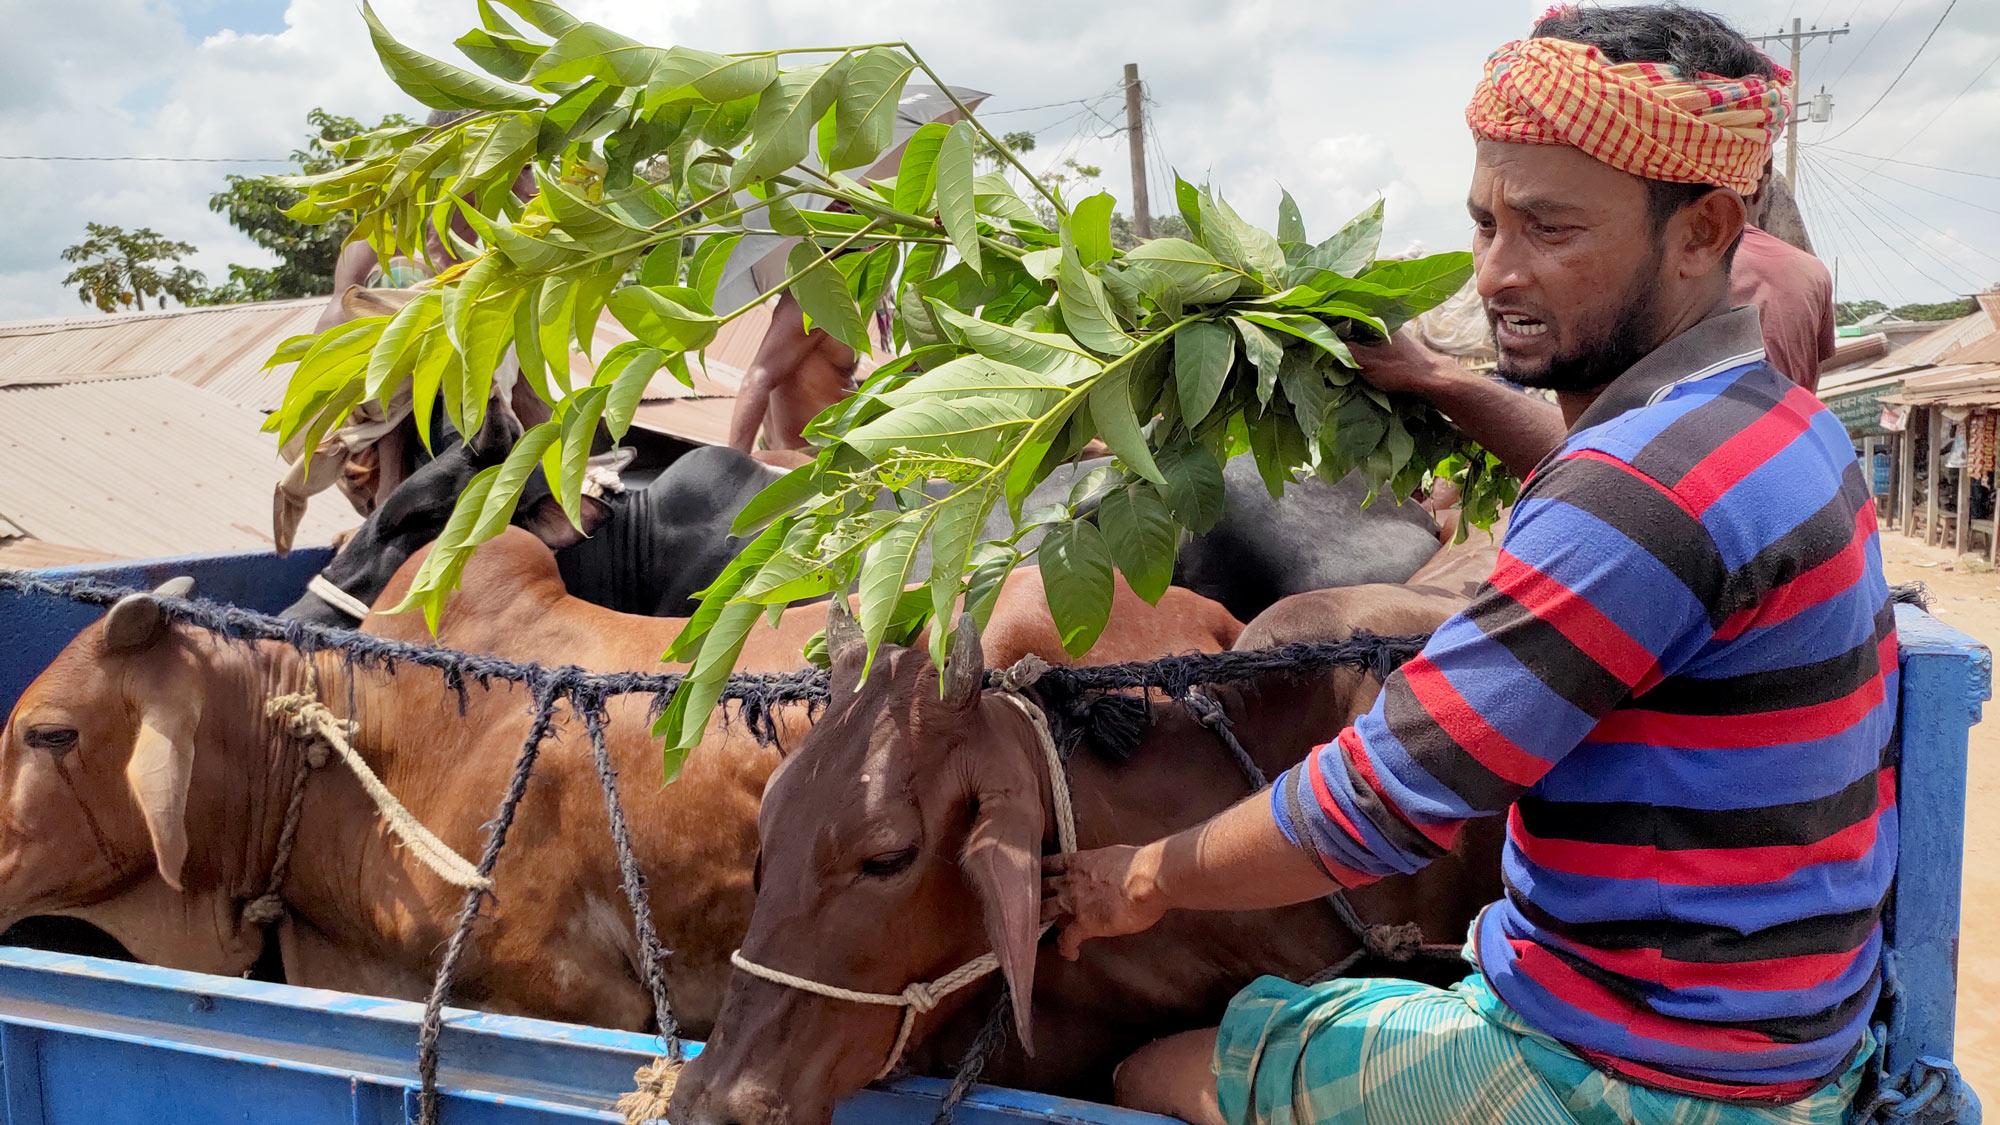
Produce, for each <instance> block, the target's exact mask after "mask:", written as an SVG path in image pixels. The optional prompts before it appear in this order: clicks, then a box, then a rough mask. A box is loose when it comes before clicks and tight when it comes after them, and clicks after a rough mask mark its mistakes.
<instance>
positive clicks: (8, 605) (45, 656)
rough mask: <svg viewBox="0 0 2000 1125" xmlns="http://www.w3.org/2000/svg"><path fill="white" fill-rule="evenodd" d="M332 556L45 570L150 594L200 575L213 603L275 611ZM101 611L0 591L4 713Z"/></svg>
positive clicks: (317, 552) (0, 702) (311, 551)
mask: <svg viewBox="0 0 2000 1125" xmlns="http://www.w3.org/2000/svg"><path fill="white" fill-rule="evenodd" d="M331 557H333V552H332V551H331V550H330V549H328V548H326V547H312V548H308V549H304V550H298V551H293V552H292V553H291V554H289V555H287V556H285V557H284V558H282V559H281V558H279V557H277V556H276V555H269V554H254V555H252V554H243V555H191V556H189V557H187V558H179V559H147V560H145V561H144V562H131V563H123V562H120V563H99V564H95V565H92V566H76V567H64V568H61V569H55V570H50V571H47V572H46V573H48V574H49V575H50V576H52V577H69V576H74V575H88V576H89V577H91V578H95V579H98V580H99V581H102V582H111V583H115V584H118V585H121V586H136V587H139V588H140V589H145V590H150V589H152V588H153V587H155V586H158V585H159V584H160V583H162V582H165V581H166V580H167V579H169V578H174V577H177V576H179V575H183V574H185V575H190V576H192V577H193V578H194V581H195V590H196V592H197V593H199V594H200V596H202V597H204V598H207V599H209V600H210V601H218V602H228V603H229V604H231V605H238V606H242V607H243V608H244V609H254V610H257V611H259V612H262V613H276V612H278V611H279V610H281V609H284V608H285V607H286V606H288V605H291V604H292V603H293V602H295V601H297V600H299V595H300V594H302V593H304V592H305V589H306V583H307V582H308V581H310V580H311V579H312V576H313V575H315V574H318V573H319V572H320V571H321V570H323V569H325V567H326V563H327V560H328V559H329V558H331ZM101 612H103V611H102V610H98V609H94V608H92V607H90V606H86V605H77V604H76V603H75V602H70V601H65V600H63V599H61V598H33V597H26V596H23V595H20V594H8V593H0V623H4V628H5V634H6V637H7V653H6V656H5V657H4V658H0V715H6V714H7V713H9V712H11V711H13V709H14V701H15V700H16V699H19V698H21V691H22V689H24V688H26V687H27V686H28V684H29V683H30V682H31V681H33V680H34V678H35V677H36V676H37V675H38V674H40V673H41V670H42V669H43V668H46V667H48V665H49V662H50V661H51V660H54V659H55V658H56V654H57V653H60V652H61V651H62V650H63V646H64V645H66V644H68V643H69V642H70V638H72V637H74V636H76V635H77V634H78V633H80V632H82V631H83V627H84V626H86V625H88V624H90V623H91V622H92V621H95V620H97V616H98V614H99V613H101Z"/></svg>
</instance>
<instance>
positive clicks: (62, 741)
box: [27, 726, 76, 758]
mask: <svg viewBox="0 0 2000 1125" xmlns="http://www.w3.org/2000/svg"><path fill="white" fill-rule="evenodd" d="M27 743H28V745H30V746H32V747H34V748H35V749H37V750H47V751H48V752H49V753H51V754H54V755H55V756H56V757H58V758H60V757H62V756H63V755H64V754H67V753H69V752H70V751H71V750H74V749H76V728H75V727H57V726H36V727H29V728H28V734H27Z"/></svg>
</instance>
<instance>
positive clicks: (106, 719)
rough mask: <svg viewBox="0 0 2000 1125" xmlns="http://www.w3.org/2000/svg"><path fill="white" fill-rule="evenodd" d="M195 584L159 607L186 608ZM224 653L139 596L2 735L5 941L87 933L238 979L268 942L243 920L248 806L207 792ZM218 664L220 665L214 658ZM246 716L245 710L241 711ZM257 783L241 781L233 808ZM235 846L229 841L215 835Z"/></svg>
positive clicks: (89, 633) (74, 646)
mask: <svg viewBox="0 0 2000 1125" xmlns="http://www.w3.org/2000/svg"><path fill="white" fill-rule="evenodd" d="M192 588H193V582H192V580H190V579H176V580H175V581H174V582H171V583H168V584H167V585H166V586H163V587H161V588H160V590H159V591H157V593H158V594H161V595H166V596H186V595H187V594H188V593H190V592H191V591H192ZM223 647H224V646H223V644H222V642H218V641H216V640H214V639H213V638H210V637H207V636H203V635H193V634H186V633H183V632H182V631H180V630H178V629H176V628H174V627H173V626H171V625H170V624H169V623H168V622H167V621H166V620H165V617H164V614H163V612H162V609H161V605H160V602H159V600H158V598H157V597H156V596H155V595H152V594H137V595H132V596H130V597H127V598H126V599H124V600H123V601H120V602H119V603H118V604H117V605H115V606H113V607H112V609H111V611H110V612H109V613H108V614H106V615H105V617H104V619H103V620H102V621H100V622H98V623H96V624H94V625H92V626H91V627H89V628H88V629H85V630H84V631H83V633H81V634H80V635H79V636H78V637H77V638H76V639H75V640H74V641H72V642H70V644H69V646H68V647H67V648H65V649H64V650H63V651H62V653H61V654H60V655H58V656H57V657H56V659H55V661H54V662H53V663H51V664H50V665H49V667H48V668H47V669H46V670H44V671H43V672H42V674H41V675H40V676H38V677H36V679H35V681H34V682H33V683H31V684H29V685H28V688H27V690H26V691H25V692H23V693H22V695H21V699H20V701H19V702H18V703H16V704H15V707H14V712H13V714H12V715H11V716H9V717H8V719H7V722H6V725H5V727H4V728H0V928H4V927H6V926H8V925H11V924H12V923H13V922H15V921H18V920H19V919H21V918H24V917H28V916H30V915H36V914H56V915H67V916H71V917H77V918H82V919H84V920H85V921H88V922H91V923H93V924H95V925H97V926H98V927H99V928H101V929H103V930H105V931H106V932H108V933H110V934H111V935H112V936H113V937H115V938H117V939H118V940H119V941H120V942H122V943H124V944H125V946H126V947H127V948H128V949H130V950H132V952H133V953H134V954H135V955H136V956H138V957H140V958H141V959H143V960H147V961H152V962H156V963H162V964H169V965H173V966H175V967H179V968H187V969H195V970H199V971H206V972H225V973H240V972H242V971H244V970H245V969H247V968H249V966H250V964H251V963H252V962H253V961H254V960H255V959H256V957H257V954H258V951H259V949H260V947H261V944H262V935H261V933H259V932H256V931H255V930H254V928H246V927H244V926H243V925H242V923H241V920H240V912H241V899H242V898H243V897H244V896H243V894H242V890H243V887H242V886H241V885H239V884H241V882H242V879H241V878H240V876H241V872H237V871H234V870H233V869H231V867H230V864H231V861H232V860H233V863H234V865H235V866H239V867H240V866H241V865H242V862H243V861H242V856H243V854H244V847H243V837H241V835H240V833H242V832H244V831H247V830H249V826H248V825H247V824H245V823H244V822H245V821H246V820H248V819H249V817H248V815H247V812H246V810H247V808H248V807H249V803H248V802H246V801H243V800H237V801H233V802H231V801H228V800H227V799H224V800H220V801H219V800H217V799H216V798H217V797H218V796H219V795H218V794H216V793H213V792H201V791H200V790H201V789H202V786H201V785H200V784H199V783H198V782H197V780H196V779H197V777H198V776H201V777H205V778H207V779H208V781H209V783H210V788H211V789H213V788H216V787H219V786H220V785H221V784H222V780H221V779H222V778H223V777H224V776H227V774H228V772H229V771H228V770H227V768H226V766H225V765H224V764H223V763H219V762H217V761H215V760H214V758H215V755H216V753H217V750H218V747H217V745H216V743H217V742H218V741H219V735H218V731H219V729H220V727H221V726H222V725H223V724H224V723H225V722H226V718H225V717H224V716H221V715H214V714H210V713H208V708H207V707H206V706H205V704H206V702H207V700H208V698H209V693H208V691H207V690H206V689H207V687H208V686H209V684H210V683H212V682H213V681H214V680H215V677H216V668H215V663H216V661H217V658H218V651H217V650H219V649H221V648H223ZM223 659H224V660H225V661H226V659H227V658H226V657H224V658H223ZM239 710H240V708H239ZM257 780H258V779H257V778H254V777H245V778H236V779H235V785H236V791H237V794H238V796H241V795H242V794H243V793H244V792H245V791H246V790H248V788H249V787H251V786H253V785H255V784H256V782H257ZM218 829H220V830H221V831H223V832H231V831H234V832H236V833H238V834H239V835H238V836H236V837H233V838H231V839H230V840H228V841H221V840H219V838H218V837H217V830H218Z"/></svg>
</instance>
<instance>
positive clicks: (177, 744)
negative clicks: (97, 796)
mask: <svg viewBox="0 0 2000 1125" xmlns="http://www.w3.org/2000/svg"><path fill="white" fill-rule="evenodd" d="M198 716H199V712H198V711H196V710H195V709H194V707H193V706H192V705H191V704H190V703H188V702H186V701H184V700H182V701H175V702H172V703H166V704H162V705H156V706H149V707H147V708H146V710H145V711H144V712H143V713H142V714H141V715H140V716H139V733H138V735H137V736H136V737H135V738H134V739H133V740H132V758H131V760H130V761H129V762H127V763H126V764H125V780H126V783H127V784H129V785H130V786H131V787H132V798H133V799H134V800H135V801H137V802H138V803H139V812H140V815H142V816H143V817H144V818H145V820H146V834H147V835H148V836H150V837H152V840H153V859H154V862H155V863H156V864H157V865H158V866H159V869H160V878H161V879H164V880H165V881H166V884H167V885H168V886H170V887H172V888H173V889H175V890H177V891H178V890H180V889H181V868H182V867H183V866H184V865H185V864H186V862H187V853H188V834H187V797H188V783H189V781H190V780H192V779H193V776H194V732H195V726H196V723H197V721H198Z"/></svg>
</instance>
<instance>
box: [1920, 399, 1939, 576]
mask: <svg viewBox="0 0 2000 1125" xmlns="http://www.w3.org/2000/svg"><path fill="white" fill-rule="evenodd" d="M1924 416H1925V417H1926V418H1927V419H1928V421H1927V422H1926V425H1927V426H1928V427H1929V431H1928V432H1929V434H1930V439H1931V447H1930V449H1928V450H1927V451H1925V453H1924V466H1925V472H1926V473H1927V474H1928V476H1927V477H1926V479H1925V481H1924V545H1925V546H1934V545H1936V543H1937V513H1938V498H1937V494H1938V465H1939V464H1940V463H1941V462H1942V458H1940V457H1939V456H1938V431H1939V430H1940V429H1942V428H1943V427H1942V426H1941V425H1939V423H1940V422H1941V421H1942V419H1941V418H1940V416H1939V414H1938V409H1937V407H1934V406H1926V407H1924Z"/></svg>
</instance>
